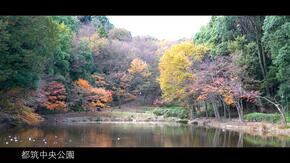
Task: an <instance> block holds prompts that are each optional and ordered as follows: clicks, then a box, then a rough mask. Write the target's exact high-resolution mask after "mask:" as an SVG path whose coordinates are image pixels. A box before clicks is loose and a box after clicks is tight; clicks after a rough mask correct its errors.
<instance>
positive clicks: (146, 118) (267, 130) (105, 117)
mask: <svg viewBox="0 0 290 163" xmlns="http://www.w3.org/2000/svg"><path fill="white" fill-rule="evenodd" d="M43 117H44V121H42V122H41V123H40V124H38V125H40V126H41V125H46V124H56V125H58V124H60V125H71V124H76V123H79V124H85V123H113V124H118V123H123V124H125V123H127V124H177V125H181V124H188V125H194V126H198V127H208V128H217V129H223V130H229V131H235V132H240V133H246V134H250V135H257V136H262V137H269V136H275V137H281V136H283V137H288V138H290V128H289V127H288V128H281V124H276V123H268V122H244V123H240V122H239V121H238V119H231V120H225V119H222V120H219V121H218V120H217V119H215V118H195V119H179V118H176V117H163V116H156V115H154V114H153V113H152V112H130V111H117V110H115V111H112V110H107V111H101V112H69V113H61V114H51V115H45V116H43ZM38 125H37V126H38ZM288 125H289V123H288ZM0 127H1V126H0ZM2 127H3V126H2Z"/></svg>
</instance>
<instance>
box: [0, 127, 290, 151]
mask: <svg viewBox="0 0 290 163" xmlns="http://www.w3.org/2000/svg"><path fill="white" fill-rule="evenodd" d="M0 147H290V139H289V138H279V139H278V138H274V137H270V138H269V137H268V138H263V137H259V136H250V135H247V134H242V133H238V132H232V131H227V130H222V129H213V128H204V127H197V126H192V125H186V124H162V123H161V124H150V123H139V124H138V123H137V124H133V123H78V124H77V123H76V124H70V125H49V126H39V127H32V128H25V129H24V128H23V129H8V130H5V132H3V131H2V132H1V135H0Z"/></svg>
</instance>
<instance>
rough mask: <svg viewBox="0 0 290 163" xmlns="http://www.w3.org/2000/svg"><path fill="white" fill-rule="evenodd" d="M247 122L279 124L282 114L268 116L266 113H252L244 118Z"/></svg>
mask: <svg viewBox="0 0 290 163" xmlns="http://www.w3.org/2000/svg"><path fill="white" fill-rule="evenodd" d="M244 118H245V120H246V121H249V122H274V123H276V122H278V121H280V119H281V117H280V114H278V113H275V114H266V113H250V114H247V115H245V116H244Z"/></svg>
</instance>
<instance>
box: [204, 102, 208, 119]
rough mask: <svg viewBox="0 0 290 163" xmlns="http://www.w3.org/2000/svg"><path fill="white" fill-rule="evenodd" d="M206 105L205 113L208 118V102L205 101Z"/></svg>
mask: <svg viewBox="0 0 290 163" xmlns="http://www.w3.org/2000/svg"><path fill="white" fill-rule="evenodd" d="M204 105H205V115H206V118H208V111H207V103H206V102H204Z"/></svg>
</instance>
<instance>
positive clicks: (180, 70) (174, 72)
mask: <svg viewBox="0 0 290 163" xmlns="http://www.w3.org/2000/svg"><path fill="white" fill-rule="evenodd" d="M207 51H208V48H207V47H206V46H205V45H197V44H195V43H193V42H188V41H186V42H182V43H180V44H176V45H173V46H171V47H170V48H169V49H168V50H166V51H165V52H164V54H163V56H162V57H161V58H160V62H159V70H160V78H159V83H160V88H161V90H162V93H163V98H165V99H167V100H173V99H176V98H177V97H180V96H182V95H184V94H185V86H184V84H185V81H187V80H194V76H193V75H192V72H191V71H190V67H191V65H192V63H193V62H198V61H200V60H202V58H203V56H204V54H205V53H206V52H207Z"/></svg>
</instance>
